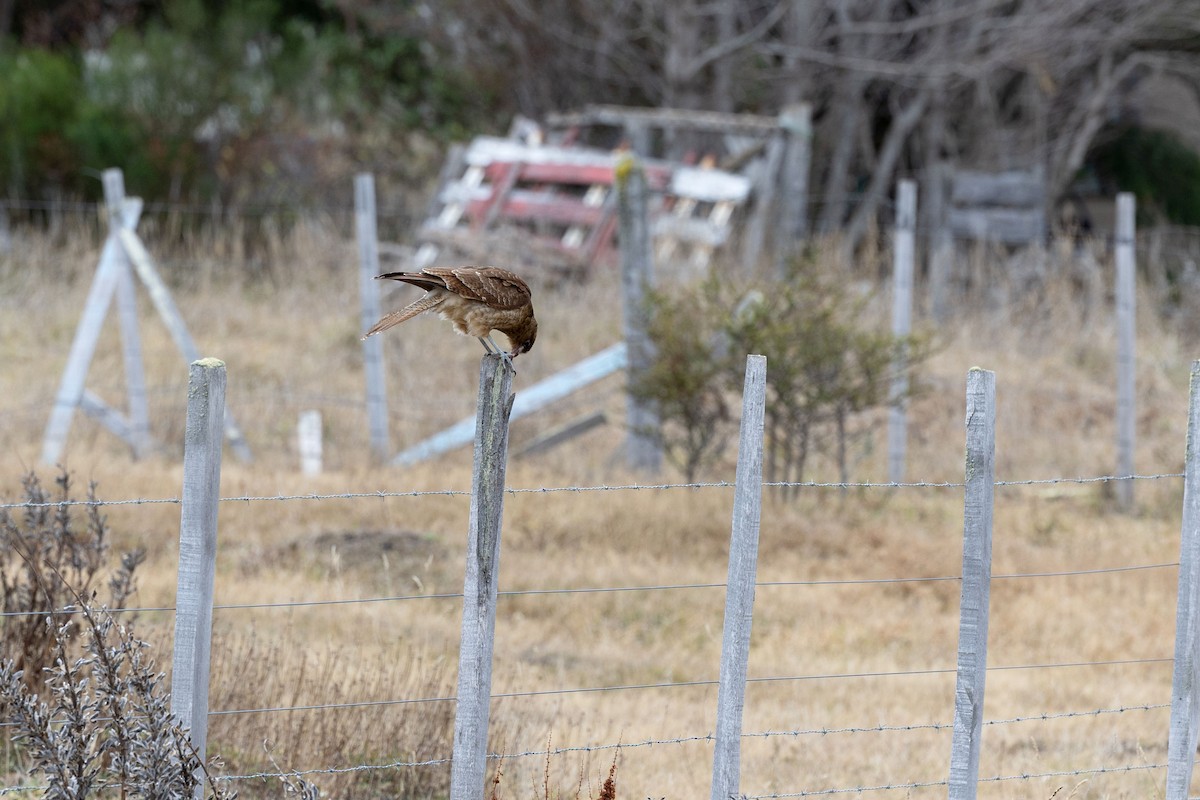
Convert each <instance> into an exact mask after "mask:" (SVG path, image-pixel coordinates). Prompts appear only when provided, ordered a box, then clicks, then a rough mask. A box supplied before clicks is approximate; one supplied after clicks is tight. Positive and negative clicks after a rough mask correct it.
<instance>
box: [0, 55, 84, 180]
mask: <svg viewBox="0 0 1200 800" xmlns="http://www.w3.org/2000/svg"><path fill="white" fill-rule="evenodd" d="M80 94H81V81H80V76H79V67H78V65H77V64H75V63H74V62H73V61H72V60H71V58H69V57H67V56H64V55H60V54H56V53H50V52H46V51H44V50H21V51H16V50H13V49H10V48H0V121H2V123H3V124H0V181H3V184H2V185H3V186H4V188H8V187H14V186H15V187H24V186H25V185H27V184H28V182H29V181H30V180H31V179H33V178H35V177H43V176H44V177H45V178H49V179H51V180H56V181H63V180H66V179H68V178H69V177H70V176H72V175H73V173H74V172H76V171H77V170H78V168H79V160H78V157H77V154H76V153H75V151H74V147H73V144H72V142H70V140H69V139H68V137H67V136H66V133H65V126H64V123H65V124H66V125H70V124H71V123H72V121H73V120H74V119H75V117H76V116H77V103H78V97H79V95H80Z"/></svg>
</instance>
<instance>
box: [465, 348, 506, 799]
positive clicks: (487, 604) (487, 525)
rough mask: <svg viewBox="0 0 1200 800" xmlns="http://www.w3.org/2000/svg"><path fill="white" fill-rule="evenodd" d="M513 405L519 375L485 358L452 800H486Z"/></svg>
mask: <svg viewBox="0 0 1200 800" xmlns="http://www.w3.org/2000/svg"><path fill="white" fill-rule="evenodd" d="M512 404H513V394H512V372H511V371H510V370H509V369H507V368H506V367H504V366H503V362H501V360H500V357H499V356H496V355H485V356H484V357H483V360H482V361H481V362H480V365H479V408H478V416H477V417H476V424H475V461H474V475H473V477H472V479H471V514H470V523H469V529H468V532H467V566H466V576H465V579H464V581H463V612H462V643H461V645H460V649H459V655H458V702H457V707H456V710H455V714H454V754H453V758H452V761H451V765H450V800H479V798H481V797H485V796H486V795H485V794H484V778H485V776H486V769H487V738H488V717H489V715H490V713H491V694H492V651H493V649H494V646H495V634H496V591H497V586H498V583H497V581H498V578H499V574H500V528H501V519H502V517H503V513H504V473H505V469H506V466H507V461H508V419H509V415H510V414H511V413H512Z"/></svg>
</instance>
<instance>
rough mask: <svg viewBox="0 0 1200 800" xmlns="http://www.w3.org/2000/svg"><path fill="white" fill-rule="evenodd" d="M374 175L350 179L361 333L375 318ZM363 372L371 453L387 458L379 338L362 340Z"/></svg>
mask: <svg viewBox="0 0 1200 800" xmlns="http://www.w3.org/2000/svg"><path fill="white" fill-rule="evenodd" d="M375 220H376V213H375V176H373V175H371V174H370V173H368V172H363V173H360V174H358V175H356V176H354V231H355V235H356V236H357V237H358V296H359V305H360V307H361V308H360V320H361V326H362V330H363V331H364V332H365V331H368V330H370V329H371V326H372V325H373V324H375V320H377V319H379V317H380V311H379V281H377V280H375V276H376V275H378V274H379V238H378V234H377V232H376V227H375ZM362 347H363V369H364V372H365V373H366V381H367V426H368V428H369V431H370V435H371V452H372V453H374V454H375V457H376V458H377V459H379V460H380V461H382V460H384V459H386V458H387V457H388V456H389V455H390V452H389V448H390V446H389V444H388V419H387V384H386V381H385V379H384V369H383V337H381V336H371V337H369V338H367V339H363V343H362Z"/></svg>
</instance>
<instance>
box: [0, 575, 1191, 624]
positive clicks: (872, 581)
mask: <svg viewBox="0 0 1200 800" xmlns="http://www.w3.org/2000/svg"><path fill="white" fill-rule="evenodd" d="M1178 566H1179V562H1178V561H1167V562H1163V563H1159V564H1134V565H1130V566H1125V567H1096V568H1093V569H1077V570H1058V571H1054V572H1015V573H1007V574H999V575H993V576H992V579H993V580H1009V579H1019V578H1063V577H1072V576H1082V575H1104V574H1113V573H1121V572H1139V571H1142V570H1152V569H1173V568H1175V567H1178ZM960 580H962V578H961V577H959V576H957V575H928V576H909V577H897V578H829V579H820V580H807V581H757V582H756V583H755V584H754V585H755V586H756V587H758V588H760V589H761V588H780V587H789V586H792V587H795V586H873V585H877V584H896V583H938V582H944V581H960ZM725 586H726V584H725V583H677V584H656V585H648V586H584V587H566V588H553V589H506V590H503V591H500V592H498V593H497V595H498V596H499V597H521V596H537V595H571V594H615V593H622V592H667V591H679V590H686V589H724V588H725ZM461 597H462V592H439V593H436V594H403V595H383V596H380V597H352V598H346V599H342V600H334V599H327V600H284V601H277V602H271V603H219V604H216V605H214V606H213V610H214V611H238V610H254V609H271V608H306V607H317V606H344V605H368V604H374V603H397V602H404V601H408V600H453V599H459V598H461ZM174 610H175V607H174V606H137V607H130V608H108V609H105V611H106V612H107V613H109V614H141V613H155V612H173V611H174ZM78 613H79V608H77V607H75V606H65V607H63V608H59V609H53V610H47V609H41V610H38V611H0V619H3V618H5V617H38V616H42V617H45V616H51V615H55V614H78Z"/></svg>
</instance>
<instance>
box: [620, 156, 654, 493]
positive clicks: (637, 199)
mask: <svg viewBox="0 0 1200 800" xmlns="http://www.w3.org/2000/svg"><path fill="white" fill-rule="evenodd" d="M616 183H617V224H618V227H619V230H618V233H617V236H618V245H619V248H620V254H621V297H622V302H623V308H624V318H623V322H624V324H623V327H624V334H625V344H626V348H627V350H628V354H629V361H628V365H629V380H630V381H631V382H632V381H633V380H635V378H636V376H637V375H639V374H640V373H641V372H643V371H645V370H646V369H647V368H648V367H649V365H650V363H651V361H652V360H653V359H654V350H653V345H652V344H651V342H650V337H649V334H648V333H647V330H646V329H647V327H648V325H649V318H648V315H649V309H648V308H647V305H646V295H647V292H648V291H649V289H650V288H651V287H652V286H653V285H654V261H653V257H652V255H651V241H650V221H649V220H650V217H649V211H648V208H647V206H648V200H647V197H646V194H647V190H646V173H645V172H644V171H643V170H642V167H641V165H640V164H639V163H638V161H637V159H635V158H634V157H633V156H628V155H627V156H625V157H623V158H622V159H621V160H620V161H618V162H617V166H616ZM627 404H628V411H627V412H626V424H627V425H628V427H629V430H628V433H627V434H626V439H625V448H626V459H627V461H628V464H629V466H630V467H632V468H633V469H636V470H641V471H643V472H648V473H651V474H653V473H655V472H658V469H659V467H660V466H661V464H662V451H661V450H660V448H659V446H658V443H657V441H656V433H657V431H658V426H659V419H658V411H657V410H656V409H655V408H654V407H653V406H652V405H651V404H649V403H646V402H644V401H641V400H637V399H635V398H634V397H633V396H632V395H630V396H628V398H627Z"/></svg>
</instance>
